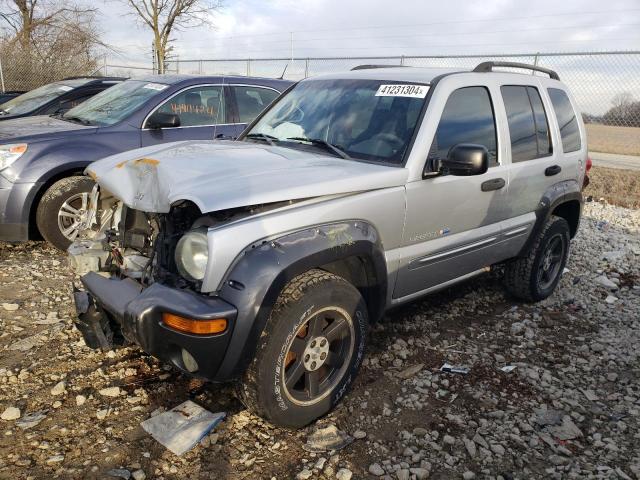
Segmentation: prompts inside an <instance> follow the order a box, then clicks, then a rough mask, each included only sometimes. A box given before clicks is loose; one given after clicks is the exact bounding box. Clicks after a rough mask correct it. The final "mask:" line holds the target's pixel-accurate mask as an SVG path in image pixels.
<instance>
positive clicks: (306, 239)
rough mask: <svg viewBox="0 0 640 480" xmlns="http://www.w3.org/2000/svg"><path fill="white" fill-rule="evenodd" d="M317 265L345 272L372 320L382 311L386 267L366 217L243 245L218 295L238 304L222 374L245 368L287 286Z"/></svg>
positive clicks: (234, 373)
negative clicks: (277, 301) (361, 219)
mask: <svg viewBox="0 0 640 480" xmlns="http://www.w3.org/2000/svg"><path fill="white" fill-rule="evenodd" d="M314 268H319V269H323V270H326V271H328V272H331V273H334V274H336V275H339V276H341V277H343V278H345V279H346V280H347V281H349V282H350V283H352V284H353V285H354V286H355V287H356V288H357V289H358V290H359V291H360V292H361V294H362V296H363V298H364V300H365V302H366V304H367V309H368V311H369V318H370V320H371V321H376V320H378V319H379V318H380V317H381V316H382V313H383V312H384V308H385V302H386V294H387V270H386V262H385V258H384V251H383V249H382V245H381V242H380V237H379V235H378V232H377V231H376V229H375V228H374V227H373V226H372V225H370V224H368V223H366V222H362V221H350V222H340V223H335V224H330V225H321V226H316V227H313V228H308V229H304V230H300V231H297V232H294V233H290V234H287V235H285V236H282V237H280V238H277V239H272V240H270V241H264V242H260V243H259V244H258V245H256V244H254V245H251V246H249V247H248V248H247V249H245V250H244V251H243V252H242V253H241V254H240V255H239V257H238V259H237V260H236V262H234V264H233V267H232V268H231V269H230V271H228V272H227V274H226V275H225V279H224V281H223V284H222V287H221V289H220V292H219V293H220V296H221V298H223V299H224V300H225V301H227V302H229V303H231V304H232V305H234V306H236V308H237V309H238V317H237V319H236V324H235V325H234V331H233V335H232V338H231V342H230V344H229V347H228V349H227V354H226V356H225V360H224V361H223V364H222V366H221V367H220V370H219V372H218V375H217V377H218V379H220V380H227V379H230V378H233V377H235V376H237V375H239V374H240V373H242V372H243V371H244V369H245V368H246V367H247V366H248V365H249V363H250V361H251V359H252V358H253V356H254V354H255V350H256V345H257V342H258V339H259V338H260V335H261V334H262V331H263V330H264V326H265V325H266V322H267V319H268V317H269V314H270V312H271V309H272V307H273V306H274V305H275V302H276V300H277V298H278V296H279V294H280V292H281V291H282V289H283V288H284V286H285V285H286V284H287V283H288V282H290V281H291V280H292V279H293V278H295V277H297V276H298V275H300V274H302V273H304V272H306V271H309V270H311V269H314Z"/></svg>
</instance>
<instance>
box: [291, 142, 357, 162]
mask: <svg viewBox="0 0 640 480" xmlns="http://www.w3.org/2000/svg"><path fill="white" fill-rule="evenodd" d="M287 140H296V141H298V142H308V143H310V144H312V145H319V146H321V147H324V148H325V150H328V151H330V152H332V153H334V154H335V155H336V156H338V157H340V158H344V159H345V160H348V159H350V158H351V157H350V156H349V155H347V153H346V152H345V151H344V150H342V149H340V148H338V147H337V146H335V145H333V144H332V143H329V142H327V141H326V140H321V139H319V138H306V137H289V138H287Z"/></svg>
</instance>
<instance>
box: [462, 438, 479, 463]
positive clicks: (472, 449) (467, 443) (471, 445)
mask: <svg viewBox="0 0 640 480" xmlns="http://www.w3.org/2000/svg"><path fill="white" fill-rule="evenodd" d="M462 441H463V442H464V447H465V448H466V449H467V453H468V454H469V456H470V457H471V458H475V456H476V453H477V449H476V444H475V442H474V441H473V440H469V439H468V438H467V437H463V438H462Z"/></svg>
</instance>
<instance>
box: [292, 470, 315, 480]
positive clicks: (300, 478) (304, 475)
mask: <svg viewBox="0 0 640 480" xmlns="http://www.w3.org/2000/svg"><path fill="white" fill-rule="evenodd" d="M312 476H313V472H312V471H311V470H308V469H306V468H305V469H304V470H302V471H301V472H298V474H297V475H296V480H307V479H308V478H311V477H312Z"/></svg>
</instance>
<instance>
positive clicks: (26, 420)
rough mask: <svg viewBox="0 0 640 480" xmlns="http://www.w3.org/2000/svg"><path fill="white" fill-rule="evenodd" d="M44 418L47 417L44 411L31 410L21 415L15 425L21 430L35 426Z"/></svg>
mask: <svg viewBox="0 0 640 480" xmlns="http://www.w3.org/2000/svg"><path fill="white" fill-rule="evenodd" d="M45 418H47V416H46V415H45V413H44V412H32V413H28V414H27V415H25V416H24V417H22V418H21V419H20V420H18V421H17V422H16V425H17V426H18V427H20V428H22V429H23V430H26V429H28V428H32V427H35V426H36V425H38V424H39V423H40V422H41V421H42V420H44V419H45Z"/></svg>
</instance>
